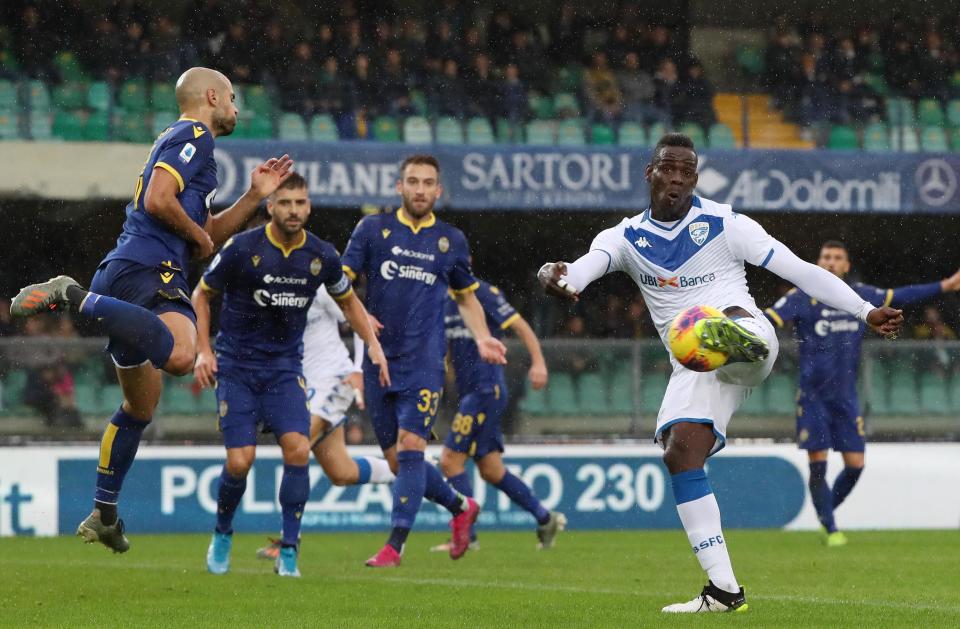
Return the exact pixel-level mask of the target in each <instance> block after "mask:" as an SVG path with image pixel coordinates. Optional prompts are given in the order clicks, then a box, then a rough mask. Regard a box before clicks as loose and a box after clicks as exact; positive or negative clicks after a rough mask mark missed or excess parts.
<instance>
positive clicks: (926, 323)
mask: <svg viewBox="0 0 960 629" xmlns="http://www.w3.org/2000/svg"><path fill="white" fill-rule="evenodd" d="M913 338H915V339H920V340H925V341H927V340H930V341H955V340H957V333H956V332H954V331H953V328H951V327H950V326H949V325H947V324H946V323H945V322H944V321H943V316H942V315H941V314H940V309H939V308H937V306H936V305H933V304H930V305H928V306H926V307H925V308H924V309H923V321H922V323H919V324H917V325H915V326H914V327H913ZM956 358H957V357H956V355H955V354H952V353H951V352H948V351H947V350H945V349H943V348H942V347H938V348H936V349H933V350H929V351H920V352H917V355H916V360H917V365H918V367H921V368H923V369H925V370H927V371H933V372H934V373H939V374H943V375H946V374H948V373H951V372H952V371H954V370H955V369H956V366H957V361H956Z"/></svg>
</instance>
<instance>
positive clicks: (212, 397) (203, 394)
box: [197, 389, 217, 415]
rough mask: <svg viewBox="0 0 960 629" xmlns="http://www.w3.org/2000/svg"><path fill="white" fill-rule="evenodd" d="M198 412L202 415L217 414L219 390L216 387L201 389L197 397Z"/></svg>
mask: <svg viewBox="0 0 960 629" xmlns="http://www.w3.org/2000/svg"><path fill="white" fill-rule="evenodd" d="M197 412H198V413H200V414H201V415H208V414H209V415H216V413H217V392H216V391H215V390H214V389H201V390H200V397H199V398H197Z"/></svg>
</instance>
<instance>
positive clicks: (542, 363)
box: [510, 317, 549, 390]
mask: <svg viewBox="0 0 960 629" xmlns="http://www.w3.org/2000/svg"><path fill="white" fill-rule="evenodd" d="M510 329H511V330H513V332H514V334H516V335H517V337H519V338H520V340H521V341H522V342H523V345H524V347H526V348H527V351H528V352H530V371H529V372H527V377H529V378H530V386H532V387H533V388H534V389H536V390H540V389H542V388H543V387H545V386H547V379H548V377H549V375H548V372H547V361H546V360H544V358H543V350H542V349H541V347H540V340H539V339H538V338H537V335H536V334H535V333H534V331H533V328H531V327H530V324H529V323H527V320H526V319H524V318H523V317H517V319H516V320H515V321H514V322H513V323H512V324H511V325H510Z"/></svg>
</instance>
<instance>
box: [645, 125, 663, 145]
mask: <svg viewBox="0 0 960 629" xmlns="http://www.w3.org/2000/svg"><path fill="white" fill-rule="evenodd" d="M666 132H667V127H666V125H664V124H663V123H662V122H655V123H653V124H652V125H650V128H649V129H647V146H651V147H652V146H654V145H655V144H656V143H657V142H659V141H660V138H662V137H663V134H664V133H666Z"/></svg>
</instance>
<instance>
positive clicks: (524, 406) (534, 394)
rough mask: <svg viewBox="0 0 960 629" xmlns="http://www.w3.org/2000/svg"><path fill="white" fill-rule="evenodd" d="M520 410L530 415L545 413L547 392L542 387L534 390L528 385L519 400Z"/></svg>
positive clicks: (546, 409)
mask: <svg viewBox="0 0 960 629" xmlns="http://www.w3.org/2000/svg"><path fill="white" fill-rule="evenodd" d="M520 410H521V411H523V412H524V413H529V414H530V415H546V414H547V412H548V411H549V409H548V407H547V392H546V391H545V390H544V389H540V390H539V391H534V390H533V389H531V388H529V387H528V388H527V391H526V393H524V395H523V398H522V399H521V400H520Z"/></svg>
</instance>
